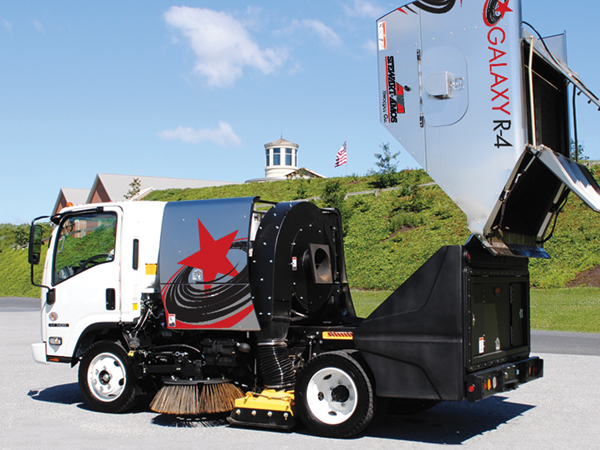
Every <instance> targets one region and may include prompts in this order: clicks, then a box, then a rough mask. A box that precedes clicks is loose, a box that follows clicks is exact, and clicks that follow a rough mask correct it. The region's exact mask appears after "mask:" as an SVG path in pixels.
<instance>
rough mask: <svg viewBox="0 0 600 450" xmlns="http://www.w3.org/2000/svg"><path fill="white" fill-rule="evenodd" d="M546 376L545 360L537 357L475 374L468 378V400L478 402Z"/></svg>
mask: <svg viewBox="0 0 600 450" xmlns="http://www.w3.org/2000/svg"><path fill="white" fill-rule="evenodd" d="M543 376H544V360H543V359H540V358H538V357H537V356H536V357H532V358H528V359H525V360H522V361H518V362H512V363H508V364H503V365H501V366H497V367H492V368H490V369H485V370H481V371H479V372H473V373H471V374H469V375H468V376H467V400H468V401H470V402H476V401H478V400H482V399H484V398H487V397H490V396H492V395H494V394H497V393H499V392H506V391H511V390H513V389H516V388H517V387H519V385H521V384H523V383H528V382H529V381H532V380H536V379H538V378H542V377H543Z"/></svg>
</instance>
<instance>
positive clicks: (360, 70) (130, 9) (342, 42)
mask: <svg viewBox="0 0 600 450" xmlns="http://www.w3.org/2000/svg"><path fill="white" fill-rule="evenodd" d="M465 1H475V0H465ZM513 1H514V0H513ZM403 3H405V2H402V1H400V2H397V3H395V2H387V1H369V0H348V1H335V0H334V1H328V2H324V1H311V0H309V1H301V2H291V1H284V0H279V1H263V0H256V1H254V2H248V1H229V2H222V1H188V2H185V3H183V4H182V3H173V2H168V1H127V2H121V1H113V0H107V1H85V2H82V1H61V0H54V1H43V0H38V1H27V0H19V1H3V2H1V3H0V58H1V64H0V152H1V155H2V176H1V177H0V223H5V222H12V223H22V222H29V221H30V220H31V219H32V218H34V217H35V216H38V215H43V214H48V213H50V211H51V209H52V207H53V205H54V202H55V200H56V198H57V195H58V193H59V190H60V188H61V187H71V188H74V187H77V188H90V187H91V185H92V182H93V180H94V177H95V175H96V173H99V172H100V173H120V174H131V175H147V176H163V177H175V178H198V179H211V180H225V181H235V182H243V181H245V180H247V179H251V178H257V177H262V176H264V147H263V145H264V144H265V143H266V142H270V141H273V140H275V139H278V138H279V137H280V136H281V135H283V137H284V138H286V139H289V140H291V141H293V142H297V143H298V144H300V150H299V152H300V153H299V160H300V161H299V165H300V166H303V167H308V168H311V169H313V170H315V171H316V172H319V173H321V174H323V175H325V176H328V177H332V176H343V175H345V174H346V167H345V166H343V167H342V168H337V169H336V168H334V160H335V154H336V152H337V150H338V149H339V148H340V146H341V145H342V143H343V142H344V141H345V140H348V153H349V164H348V167H347V169H348V173H349V174H353V173H355V174H359V175H362V174H365V173H366V172H367V171H368V170H370V169H373V168H374V162H375V158H374V156H373V154H374V153H375V152H378V151H379V145H380V144H381V143H383V142H390V141H391V140H392V136H391V135H389V134H388V133H387V131H386V130H385V129H384V127H383V126H381V125H380V123H379V116H378V107H377V100H378V95H377V65H376V50H375V49H376V47H375V37H376V27H375V20H376V19H377V18H378V17H379V16H381V15H383V14H385V13H387V12H388V11H390V10H392V9H394V8H395V7H399V6H402V5H403ZM597 17H600V2H589V1H585V2H584V1H578V0H577V1H575V0H574V1H570V2H560V1H557V0H523V19H524V20H527V21H528V22H530V23H532V24H533V25H534V26H535V27H536V28H537V29H538V30H539V31H540V33H541V34H542V35H551V34H556V33H560V32H562V31H564V30H567V43H568V50H569V65H570V67H571V68H572V69H573V70H575V71H576V72H578V73H579V75H580V76H581V78H582V79H583V80H584V81H585V82H586V83H587V85H588V86H589V87H590V88H591V89H592V91H594V92H595V93H596V94H597V95H600V77H599V76H598V73H599V70H598V69H599V63H598V54H599V51H598V48H597V42H598V24H597V21H596V18H597ZM233 48H235V49H236V50H235V51H233V50H232V49H233ZM599 114H600V113H599V112H598V111H597V110H596V108H594V107H592V106H589V105H586V103H585V102H584V101H583V99H581V100H580V102H579V107H578V119H579V124H580V127H579V129H580V133H579V138H580V141H581V142H582V143H583V145H584V147H585V150H586V154H587V155H589V156H590V157H591V158H592V159H600V145H599V144H600V131H599V127H598V123H599V119H600V116H599ZM392 149H393V150H395V151H401V152H402V153H401V156H400V159H399V167H400V168H404V167H409V166H410V167H414V166H415V163H414V162H413V161H412V159H411V158H410V157H408V156H407V155H406V152H405V151H404V150H403V149H402V148H401V147H400V146H399V145H398V144H393V146H392Z"/></svg>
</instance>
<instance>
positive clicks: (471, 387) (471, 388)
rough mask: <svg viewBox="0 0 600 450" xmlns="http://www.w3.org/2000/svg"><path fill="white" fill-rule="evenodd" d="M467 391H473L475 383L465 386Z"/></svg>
mask: <svg viewBox="0 0 600 450" xmlns="http://www.w3.org/2000/svg"><path fill="white" fill-rule="evenodd" d="M467 391H469V392H471V393H473V392H475V385H474V384H471V385H469V387H468V388H467Z"/></svg>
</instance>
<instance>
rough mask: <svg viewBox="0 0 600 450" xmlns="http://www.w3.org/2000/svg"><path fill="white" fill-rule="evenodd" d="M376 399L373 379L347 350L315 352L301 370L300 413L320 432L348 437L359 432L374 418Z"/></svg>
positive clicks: (297, 385) (298, 404) (309, 424)
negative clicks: (319, 353)
mask: <svg viewBox="0 0 600 450" xmlns="http://www.w3.org/2000/svg"><path fill="white" fill-rule="evenodd" d="M374 403H375V394H374V392H373V387H372V384H371V380H370V379H369V377H368V376H367V374H366V373H365V371H364V369H363V368H362V367H361V365H360V364H359V363H358V362H357V361H356V360H355V359H353V358H352V357H351V356H350V355H348V353H346V352H331V353H323V354H321V355H318V356H315V357H314V358H312V359H311V360H310V361H308V363H307V364H306V366H305V367H304V369H303V370H302V371H301V372H300V373H299V374H298V379H297V382H296V407H297V410H298V415H299V417H300V419H301V420H302V422H304V424H305V425H306V426H307V427H308V428H309V429H310V430H312V431H313V432H315V433H317V434H319V435H321V436H327V437H335V438H349V437H352V436H354V435H356V434H358V433H360V432H361V431H362V430H364V429H365V428H366V427H367V426H368V425H369V424H370V423H371V421H372V420H373V415H374Z"/></svg>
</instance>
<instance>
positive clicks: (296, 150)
mask: <svg viewBox="0 0 600 450" xmlns="http://www.w3.org/2000/svg"><path fill="white" fill-rule="evenodd" d="M294 166H296V167H298V149H297V148H296V149H294Z"/></svg>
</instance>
